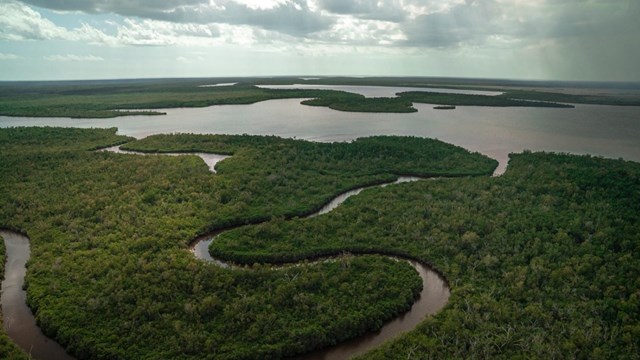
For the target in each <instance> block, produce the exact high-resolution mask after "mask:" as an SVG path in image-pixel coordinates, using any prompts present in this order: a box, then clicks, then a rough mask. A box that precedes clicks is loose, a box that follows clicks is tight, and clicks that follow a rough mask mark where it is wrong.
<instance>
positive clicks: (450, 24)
mask: <svg viewBox="0 0 640 360" xmlns="http://www.w3.org/2000/svg"><path fill="white" fill-rule="evenodd" d="M503 15H504V10H503V9H502V8H501V6H500V4H498V3H497V2H496V1H494V0H486V1H470V0H468V1H466V2H464V3H462V4H459V5H456V6H454V7H452V8H450V9H448V10H446V11H442V12H434V13H430V14H425V15H420V16H418V17H416V18H415V19H413V20H411V21H409V22H407V23H405V24H403V31H404V33H405V34H406V36H407V42H406V45H411V46H424V47H429V48H447V47H455V46H460V45H462V44H474V43H482V42H484V41H485V40H486V39H487V38H488V37H490V36H491V35H496V34H500V33H501V30H500V28H501V27H500V26H499V24H497V21H498V20H500V19H501V18H502V16H503Z"/></svg>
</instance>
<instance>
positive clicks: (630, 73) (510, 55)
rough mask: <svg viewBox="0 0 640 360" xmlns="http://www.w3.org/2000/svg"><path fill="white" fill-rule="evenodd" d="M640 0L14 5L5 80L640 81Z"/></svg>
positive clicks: (7, 25)
mask: <svg viewBox="0 0 640 360" xmlns="http://www.w3.org/2000/svg"><path fill="white" fill-rule="evenodd" d="M638 19H640V0H352V1H349V0H164V1H157V0H23V1H17V0H0V80H71V79H114V78H149V77H151V78H157V77H234V76H281V75H296V76H297V75H321V76H322V75H342V76H443V77H472V78H499V79H527V80H528V79H531V80H578V81H640V66H639V64H640V35H639V34H640V20H638Z"/></svg>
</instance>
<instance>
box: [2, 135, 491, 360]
mask: <svg viewBox="0 0 640 360" xmlns="http://www.w3.org/2000/svg"><path fill="white" fill-rule="evenodd" d="M0 139H1V141H0V146H1V147H2V154H3V156H2V157H0V173H1V175H2V181H1V182H0V226H7V227H10V228H13V229H21V230H22V231H24V232H25V233H27V234H28V235H29V237H30V239H31V260H30V262H29V267H28V272H27V277H26V284H27V285H26V286H27V288H26V289H27V301H28V304H29V305H30V307H31V308H32V309H33V311H34V313H35V314H36V317H37V320H38V323H39V324H40V326H41V328H42V329H43V331H44V332H45V333H46V334H47V335H49V336H51V337H53V338H55V339H56V340H57V341H58V342H59V343H61V344H62V345H63V346H65V347H66V348H67V349H68V351H69V352H70V353H71V354H73V355H74V356H76V357H78V358H79V359H103V358H110V359H139V358H181V359H213V358H215V359H251V358H281V357H285V356H291V355H295V354H300V353H304V352H307V351H310V350H312V349H315V348H318V347H322V346H327V345H331V344H333V343H335V342H337V341H341V340H342V339H346V338H349V337H353V336H356V335H358V334H361V333H363V332H364V331H366V330H371V329H376V328H378V327H379V326H381V325H382V323H383V322H384V320H386V319H389V318H391V317H393V316H395V315H396V314H398V313H399V312H401V311H403V310H406V309H407V308H408V306H410V304H411V303H412V302H413V299H414V298H415V296H416V295H417V294H418V293H419V291H420V287H421V282H420V278H419V277H418V275H417V273H416V272H415V270H414V269H413V268H412V267H411V266H409V265H408V264H406V263H404V262H397V261H393V260H390V259H387V258H384V257H380V256H366V257H350V256H343V257H341V258H338V259H337V260H336V261H328V262H320V263H314V264H309V265H302V266H295V267H290V268H286V269H280V270H273V269H271V268H270V267H269V266H267V265H255V266H253V268H252V269H250V270H227V269H222V268H218V267H216V266H214V265H212V264H206V263H203V262H200V261H198V260H197V259H195V258H194V257H193V255H192V254H191V253H190V252H189V251H188V250H187V244H188V243H189V242H190V241H191V240H192V239H194V238H196V236H197V235H199V234H202V233H203V232H206V231H209V230H215V229H220V228H223V227H225V226H230V225H238V224H243V223H251V222H253V221H262V220H268V219H271V218H293V217H295V216H297V215H301V214H305V213H309V212H311V211H313V210H314V209H316V208H318V207H320V206H321V205H322V204H323V203H324V202H325V201H327V200H328V199H329V198H331V197H333V196H335V195H336V194H338V193H340V192H342V191H344V190H345V189H348V188H352V187H356V186H362V185H364V184H368V183H371V182H379V181H386V180H389V179H393V178H395V177H396V176H397V174H398V173H424V174H429V173H447V172H452V173H456V174H460V175H462V174H464V173H465V171H468V173H469V174H489V173H491V171H492V170H493V168H495V166H496V163H495V161H493V160H490V159H487V158H486V157H484V156H481V155H479V154H471V153H469V152H467V151H466V150H464V149H461V148H459V147H455V146H452V145H448V144H444V143H442V142H439V141H435V140H427V139H418V138H406V137H375V138H370V139H361V140H358V141H355V142H353V143H351V144H315V143H310V142H305V141H297V140H285V139H279V138H275V137H251V136H204V135H176V136H155V137H151V138H148V139H145V140H141V141H135V142H131V143H129V144H128V146H129V147H131V148H134V149H137V150H147V151H160V152H161V151H169V150H171V151H175V150H181V149H182V150H197V151H210V152H227V153H231V154H233V156H232V157H231V158H228V159H226V160H224V161H223V162H221V163H220V164H219V166H218V173H217V174H215V175H214V174H211V173H210V172H209V171H208V168H207V166H206V164H204V163H203V162H202V160H201V159H200V158H198V157H196V156H182V157H169V156H167V157H161V156H139V155H126V154H114V153H108V152H95V151H91V150H92V149H96V148H100V147H106V146H109V145H112V144H116V143H122V142H125V141H128V140H130V139H129V138H127V137H124V136H117V135H115V129H107V130H97V129H84V130H80V129H55V128H9V129H0ZM163 144H164V145H163ZM5 149H6V151H5Z"/></svg>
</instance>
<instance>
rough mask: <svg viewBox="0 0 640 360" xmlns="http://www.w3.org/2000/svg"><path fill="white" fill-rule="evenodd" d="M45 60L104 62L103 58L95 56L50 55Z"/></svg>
mask: <svg viewBox="0 0 640 360" xmlns="http://www.w3.org/2000/svg"><path fill="white" fill-rule="evenodd" d="M43 59H45V60H47V61H78V62H85V61H91V62H93V61H104V59H103V58H101V57H100V56H95V55H73V54H67V55H49V56H45V57H43Z"/></svg>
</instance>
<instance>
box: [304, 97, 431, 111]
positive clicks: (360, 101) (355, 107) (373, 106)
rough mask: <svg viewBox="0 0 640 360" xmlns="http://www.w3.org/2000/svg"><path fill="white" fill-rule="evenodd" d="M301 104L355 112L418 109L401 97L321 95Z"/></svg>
mask: <svg viewBox="0 0 640 360" xmlns="http://www.w3.org/2000/svg"><path fill="white" fill-rule="evenodd" d="M302 104H304V105H309V106H326V107H329V108H331V109H334V110H339V111H355V112H384V113H410V112H416V111H418V110H416V109H415V108H414V107H413V104H412V103H411V101H407V100H405V99H401V98H384V97H381V98H366V97H364V96H353V97H323V98H318V99H311V100H305V101H303V102H302Z"/></svg>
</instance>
